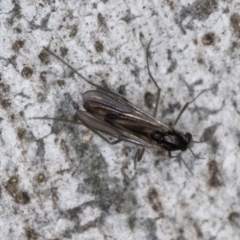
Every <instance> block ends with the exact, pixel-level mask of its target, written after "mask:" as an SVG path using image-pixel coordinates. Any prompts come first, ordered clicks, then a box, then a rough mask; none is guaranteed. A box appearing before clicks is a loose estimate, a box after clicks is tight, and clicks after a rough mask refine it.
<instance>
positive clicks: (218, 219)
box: [0, 0, 240, 240]
mask: <svg viewBox="0 0 240 240" xmlns="http://www.w3.org/2000/svg"><path fill="white" fill-rule="evenodd" d="M238 9H239V1H237V0H231V1H230V0H228V1H226V0H218V1H217V0H196V1H192V0H191V1H190V0H189V1H187V0H184V1H169V0H152V1H131V0H125V1H122V0H120V1H115V0H105V1H77V0H69V1H50V0H44V1H29V0H21V1H10V0H4V1H1V2H0V18H1V25H0V27H1V34H0V40H1V42H0V103H1V105H0V106H1V108H0V144H1V147H0V169H1V177H0V201H1V204H0V212H1V221H0V232H1V239H4V240H8V239H9V240H10V239H44V240H45V239H49V240H50V239H51V240H53V239H55V240H56V239H81V240H90V239H94V240H95V239H97V240H101V239H105V240H110V239H115V240H123V239H128V240H132V239H141V240H155V239H164V240H168V239H169V240H170V239H217V240H221V239H222V240H223V239H232V240H237V239H239V236H240V205H239V202H240V177H239V172H240V161H239V159H240V156H239V155H240V151H239V147H240V130H239V122H240V97H239V96H240V84H239V83H240V82H239V81H240V67H239V66H240V64H239V61H240V60H239V54H240V42H239V36H240V26H239V23H240V17H239V16H240V15H239V11H238ZM151 38H152V39H153V41H152V44H151V48H150V59H149V63H150V68H151V72H152V75H153V76H154V77H155V79H156V81H157V83H158V84H159V86H160V87H161V89H162V91H161V96H160V102H159V107H158V114H157V118H159V119H161V120H162V121H163V122H164V123H166V124H170V123H173V122H174V120H175V119H176V117H177V115H178V112H179V111H180V109H181V107H183V106H184V104H185V103H186V102H187V101H191V100H192V99H193V98H194V97H196V96H197V95H198V93H199V92H201V91H202V90H204V89H208V88H211V90H209V91H207V92H205V93H204V94H202V95H201V96H200V97H199V98H198V99H197V100H196V102H194V103H192V104H191V105H190V106H189V108H188V109H187V110H186V112H185V113H184V114H183V116H182V117H181V119H180V120H179V122H178V124H177V126H176V129H178V130H180V131H183V132H191V133H192V134H193V137H194V139H195V140H196V141H198V140H199V139H201V140H204V139H208V138H210V139H209V140H208V141H207V142H204V143H199V144H197V143H196V144H193V146H192V151H193V152H194V153H195V155H197V156H199V157H201V158H203V159H195V158H194V157H193V155H192V153H191V152H190V151H186V152H185V153H183V154H182V155H181V156H180V155H178V153H173V155H174V156H177V158H171V159H170V158H169V157H168V154H167V153H166V152H163V151H160V150H159V151H157V150H152V149H146V151H145V154H144V156H143V158H142V160H141V161H140V162H138V163H137V165H136V169H135V168H134V155H135V153H136V150H137V147H136V146H134V145H131V144H129V143H124V142H121V143H119V144H117V145H114V146H112V145H109V144H107V143H106V142H104V141H103V140H102V139H101V138H100V137H99V136H97V135H96V134H94V133H92V132H91V131H90V130H88V129H87V128H86V127H84V126H82V125H78V124H71V123H67V122H61V121H51V120H36V119H31V118H33V117H43V116H48V117H55V118H60V119H69V120H73V119H76V116H75V113H76V110H77V109H82V96H81V94H82V93H84V92H85V91H87V90H89V89H92V88H91V86H89V85H88V84H87V83H86V82H84V81H83V80H82V79H80V78H78V77H76V76H75V75H74V74H73V73H72V71H71V70H69V69H68V68H67V67H66V66H64V65H63V64H62V63H61V62H59V61H58V60H57V59H55V58H54V57H52V56H50V55H49V54H48V53H47V52H46V51H44V49H43V47H44V46H45V47H48V48H49V49H51V50H52V51H53V52H55V53H57V54H58V55H59V56H61V57H63V58H64V59H65V60H66V61H67V62H68V63H70V64H72V65H73V66H74V67H75V68H76V69H78V71H79V72H80V73H81V74H82V75H83V76H85V77H87V78H88V79H90V80H91V81H92V82H94V83H96V84H99V85H101V86H106V87H108V88H109V89H110V90H112V91H115V92H117V93H120V94H122V95H124V97H125V98H126V99H128V100H129V101H130V102H131V103H133V104H134V105H136V106H137V107H139V108H141V109H142V110H144V111H146V112H148V113H150V114H151V113H152V112H153V109H154V106H155V102H154V101H155V99H156V95H155V94H156V88H155V86H154V84H152V83H151V81H150V77H149V75H148V72H147V67H146V53H145V49H146V46H147V44H148V42H149V41H150V39H151ZM181 159H184V161H185V163H186V164H187V166H188V168H189V169H190V170H191V171H192V172H193V175H191V173H190V171H189V170H188V169H187V168H186V166H185V165H184V164H183V161H182V160H181Z"/></svg>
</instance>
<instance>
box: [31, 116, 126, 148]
mask: <svg viewBox="0 0 240 240" xmlns="http://www.w3.org/2000/svg"><path fill="white" fill-rule="evenodd" d="M30 119H42V120H44V119H47V120H55V121H61V122H68V123H73V124H80V125H84V124H83V123H82V122H77V121H71V120H66V119H61V118H50V117H34V118H30ZM88 128H89V129H90V130H91V131H93V132H94V133H96V134H97V135H98V136H99V137H101V138H102V139H103V140H105V141H106V142H107V143H109V144H111V145H114V144H117V143H119V142H121V141H122V139H117V140H114V141H112V142H111V141H109V140H108V139H107V138H106V137H104V136H103V135H102V134H100V133H99V132H98V131H96V130H94V129H92V128H90V127H89V126H88Z"/></svg>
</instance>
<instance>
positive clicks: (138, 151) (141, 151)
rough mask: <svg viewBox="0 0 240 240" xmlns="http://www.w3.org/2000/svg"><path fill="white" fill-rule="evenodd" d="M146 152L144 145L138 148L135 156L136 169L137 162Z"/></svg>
mask: <svg viewBox="0 0 240 240" xmlns="http://www.w3.org/2000/svg"><path fill="white" fill-rule="evenodd" d="M144 152H145V148H144V147H142V148H141V149H138V150H137V152H136V154H135V157H134V169H136V166H137V162H139V161H140V160H141V159H142V156H143V154H144Z"/></svg>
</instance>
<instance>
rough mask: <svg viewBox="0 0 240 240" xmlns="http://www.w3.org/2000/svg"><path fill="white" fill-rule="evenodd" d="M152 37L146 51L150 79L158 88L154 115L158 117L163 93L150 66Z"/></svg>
mask: <svg viewBox="0 0 240 240" xmlns="http://www.w3.org/2000/svg"><path fill="white" fill-rule="evenodd" d="M151 42H152V39H151V40H150V41H149V43H148V46H147V51H146V60H147V69H148V75H149V76H150V79H151V80H152V82H153V83H154V85H155V86H156V88H157V98H156V104H155V107H154V111H153V115H152V116H153V117H156V115H157V109H158V105H159V99H160V93H161V90H162V89H161V88H160V87H159V86H158V84H157V82H156V80H155V79H154V77H153V75H152V73H151V71H150V67H149V55H150V53H149V49H150V45H151Z"/></svg>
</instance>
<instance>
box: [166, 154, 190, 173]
mask: <svg viewBox="0 0 240 240" xmlns="http://www.w3.org/2000/svg"><path fill="white" fill-rule="evenodd" d="M168 156H169V157H170V158H179V159H180V161H182V162H183V163H184V165H185V167H186V168H187V169H188V171H189V172H190V173H191V174H192V175H193V172H192V171H191V169H190V168H189V167H188V165H187V164H186V162H185V161H184V160H183V159H182V158H181V157H180V156H172V154H171V152H170V151H169V152H168ZM178 161H179V160H178Z"/></svg>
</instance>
